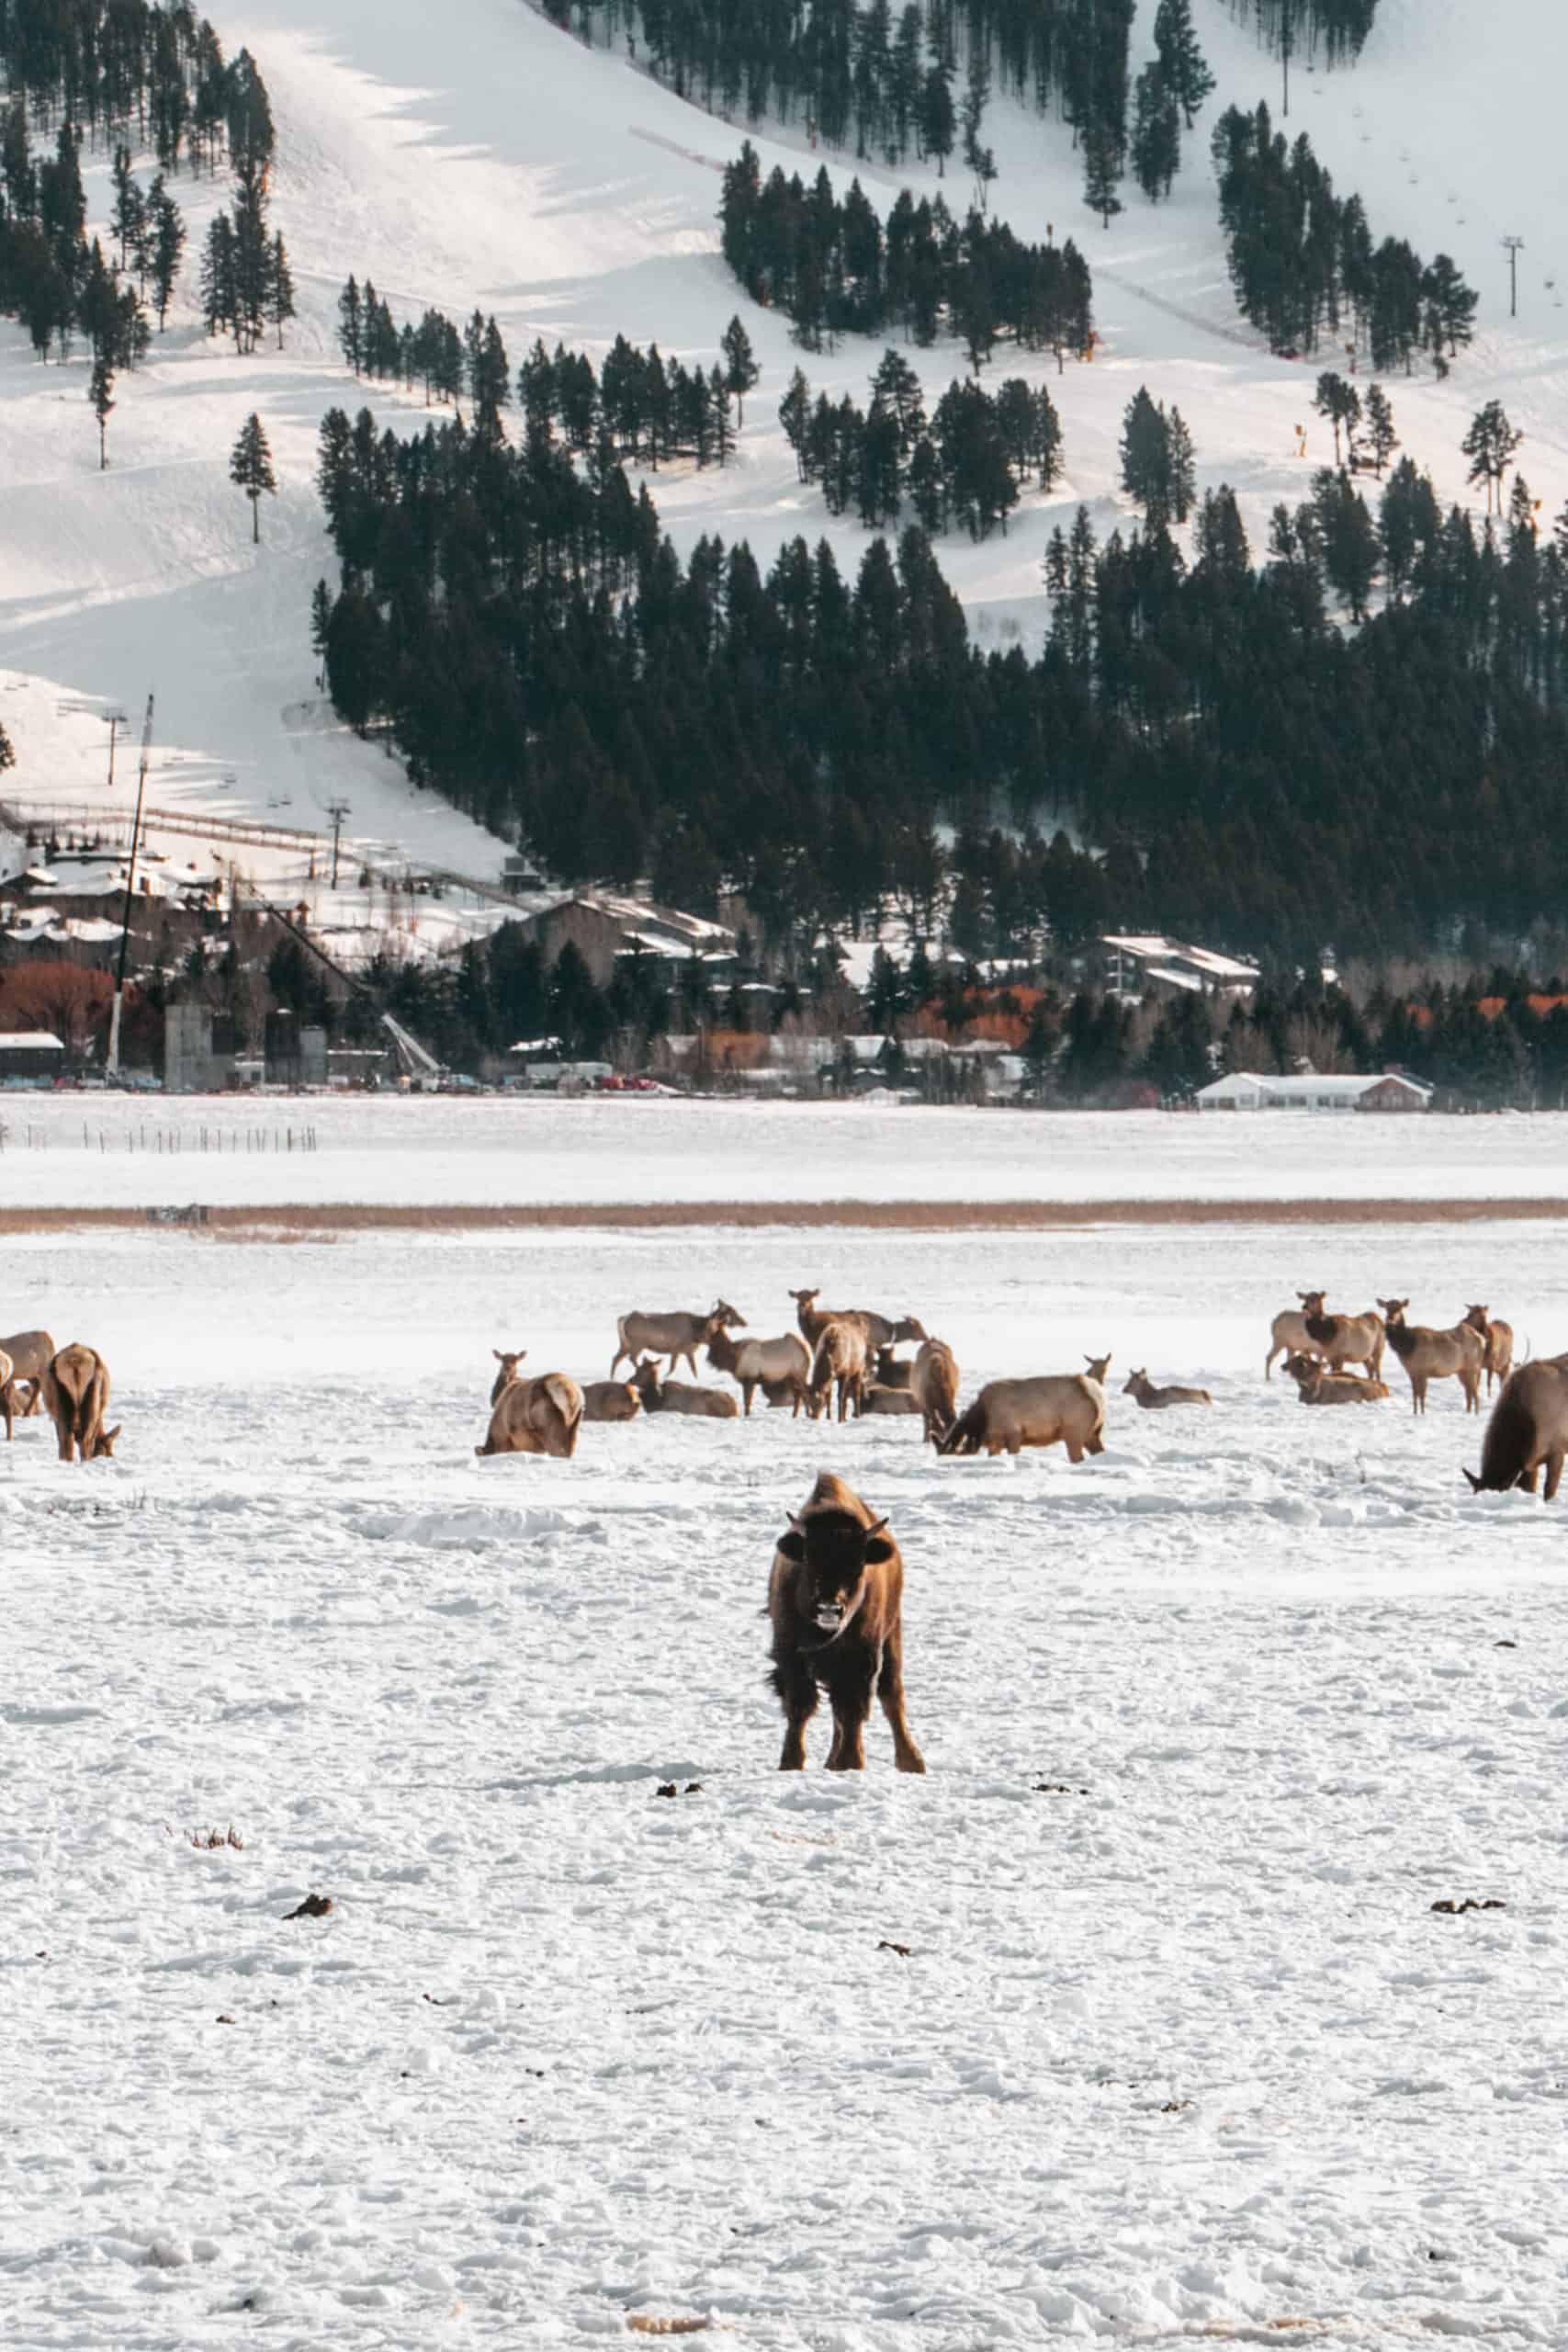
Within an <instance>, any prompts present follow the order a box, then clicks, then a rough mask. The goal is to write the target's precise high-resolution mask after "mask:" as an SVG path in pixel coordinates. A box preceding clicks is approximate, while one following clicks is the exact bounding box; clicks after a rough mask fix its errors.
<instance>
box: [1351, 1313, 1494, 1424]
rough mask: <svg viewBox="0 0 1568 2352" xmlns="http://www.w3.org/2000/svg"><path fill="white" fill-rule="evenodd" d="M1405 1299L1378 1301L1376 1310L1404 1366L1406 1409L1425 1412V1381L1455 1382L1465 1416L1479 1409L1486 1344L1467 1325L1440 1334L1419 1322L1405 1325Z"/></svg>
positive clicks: (1459, 1325) (1471, 1326)
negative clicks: (1407, 1406) (1407, 1395)
mask: <svg viewBox="0 0 1568 2352" xmlns="http://www.w3.org/2000/svg"><path fill="white" fill-rule="evenodd" d="M1409 1304H1410V1301H1409V1300H1408V1299H1407V1298H1380V1299H1379V1301H1378V1306H1379V1308H1380V1309H1381V1311H1382V1318H1383V1321H1384V1322H1385V1324H1386V1325H1387V1327H1388V1343H1389V1346H1390V1347H1391V1348H1392V1349H1393V1352H1394V1354H1395V1355H1396V1356H1397V1357H1398V1358H1399V1361H1400V1363H1402V1364H1403V1365H1404V1373H1405V1377H1406V1379H1407V1380H1408V1381H1409V1383H1410V1409H1411V1411H1412V1412H1413V1413H1424V1412H1425V1411H1426V1409H1427V1382H1428V1381H1429V1380H1457V1381H1458V1382H1459V1385H1460V1386H1461V1388H1462V1389H1463V1391H1464V1409H1465V1411H1466V1412H1467V1413H1479V1412H1480V1410H1481V1362H1482V1358H1483V1355H1484V1353H1485V1351H1486V1342H1485V1341H1484V1340H1483V1338H1482V1336H1481V1334H1480V1332H1479V1331H1478V1330H1476V1329H1475V1328H1474V1326H1473V1325H1472V1324H1470V1323H1455V1324H1453V1325H1452V1326H1451V1327H1450V1329H1447V1330H1444V1331H1433V1330H1429V1329H1427V1326H1426V1325H1425V1324H1423V1323H1407V1322H1406V1321H1405V1319H1404V1310H1405V1308H1406V1307H1407V1306H1409Z"/></svg>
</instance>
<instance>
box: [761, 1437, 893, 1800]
mask: <svg viewBox="0 0 1568 2352" xmlns="http://www.w3.org/2000/svg"><path fill="white" fill-rule="evenodd" d="M886 1528H887V1521H886V1519H877V1518H875V1517H874V1515H873V1513H872V1510H871V1509H870V1507H869V1505H868V1504H866V1503H863V1501H862V1500H861V1498H860V1497H859V1495H857V1494H856V1493H855V1492H854V1490H853V1488H852V1487H847V1486H846V1485H845V1484H844V1482H843V1480H842V1479H841V1478H837V1477H835V1476H834V1475H833V1473H832V1472H831V1471H830V1470H824V1471H823V1473H822V1475H821V1476H820V1477H819V1478H818V1481H817V1484H816V1485H815V1487H813V1488H812V1490H811V1493H810V1495H809V1496H808V1497H807V1502H806V1507H805V1509H804V1510H802V1511H801V1512H800V1513H799V1514H798V1516H797V1515H796V1513H795V1512H794V1511H791V1512H790V1514H789V1526H788V1529H787V1530H786V1531H785V1532H784V1534H783V1535H781V1536H780V1537H779V1539H778V1543H777V1544H776V1545H775V1547H774V1551H773V1567H772V1569H771V1571H770V1573H769V1577H768V1615H769V1617H770V1618H771V1619H772V1621H773V1689H774V1690H775V1691H777V1692H778V1695H779V1699H780V1702H781V1703H782V1704H783V1707H784V1718H785V1724H786V1729H785V1732H784V1752H783V1754H782V1755H781V1756H780V1758H779V1770H780V1771H781V1772H803V1771H804V1770H806V1726H807V1724H808V1723H809V1722H810V1720H811V1718H812V1716H813V1715H814V1714H815V1713H816V1712H817V1703H818V1693H819V1692H820V1691H826V1692H827V1693H828V1700H829V1705H830V1706H831V1708H832V1710H833V1744H832V1747H830V1748H829V1751H828V1770H829V1771H830V1772H862V1771H863V1770H865V1724H866V1718H867V1716H868V1715H869V1714H870V1713H871V1702H872V1695H873V1692H874V1693H875V1695H876V1697H877V1698H878V1699H879V1700H880V1701H881V1702H882V1712H883V1713H884V1714H885V1715H886V1718H887V1721H888V1724H889V1726H890V1727H891V1729H892V1733H893V1761H894V1763H895V1765H896V1766H897V1769H898V1770H899V1771H900V1772H923V1771H924V1770H925V1769H926V1765H925V1758H924V1757H923V1756H922V1755H921V1754H920V1751H919V1748H918V1747H916V1746H915V1743H914V1739H913V1737H912V1736H911V1735H910V1731H909V1725H908V1719H907V1717H906V1715H905V1713H904V1629H903V1596H904V1563H903V1559H902V1557H901V1555H900V1554H899V1550H898V1546H897V1543H896V1542H895V1541H894V1539H893V1537H892V1536H891V1535H889V1534H888V1533H887V1532H886Z"/></svg>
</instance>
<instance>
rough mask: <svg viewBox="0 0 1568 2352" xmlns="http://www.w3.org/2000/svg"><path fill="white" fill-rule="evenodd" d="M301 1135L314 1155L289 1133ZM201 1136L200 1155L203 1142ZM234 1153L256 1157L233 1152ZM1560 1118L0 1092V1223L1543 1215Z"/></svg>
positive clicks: (1567, 1123)
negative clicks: (1043, 1209) (533, 1213)
mask: <svg viewBox="0 0 1568 2352" xmlns="http://www.w3.org/2000/svg"><path fill="white" fill-rule="evenodd" d="M291 1128H292V1129H293V1131H294V1133H295V1136H297V1137H299V1136H301V1135H302V1134H303V1133H304V1132H305V1131H306V1130H307V1129H310V1130H312V1131H313V1132H314V1136H315V1139H316V1148H315V1149H314V1150H313V1151H310V1152H301V1151H299V1150H294V1151H290V1150H289V1149H288V1132H289V1130H290V1129H291ZM204 1136H205V1138H206V1144H205V1148H204V1146H203V1137H204ZM247 1137H251V1138H253V1139H254V1138H257V1137H259V1138H261V1141H260V1142H259V1143H257V1144H256V1145H255V1148H248V1146H247ZM1565 1160H1568V1120H1565V1119H1563V1118H1562V1117H1559V1116H1557V1115H1555V1114H1551V1113H1542V1114H1538V1115H1536V1116H1534V1117H1524V1116H1517V1115H1508V1116H1506V1117H1498V1118H1475V1119H1450V1118H1431V1117H1425V1118H1404V1119H1401V1118H1370V1117H1360V1116H1355V1115H1352V1116H1350V1117H1336V1116H1306V1115H1303V1116H1301V1117H1298V1118H1293V1119H1292V1117H1291V1116H1289V1115H1288V1114H1284V1113H1280V1114H1273V1113H1264V1114H1258V1115H1257V1116H1221V1115H1218V1114H1208V1115H1204V1116H1201V1117H1190V1118H1189V1117H1175V1116H1172V1115H1169V1114H1162V1113H1159V1112H1115V1113H1093V1112H1086V1113H1083V1114H1075V1115H1071V1116H1055V1115H1053V1116H1036V1115H1032V1114H1025V1113H1020V1114H1007V1113H1002V1112H997V1111H971V1110H963V1109H951V1110H928V1109H924V1108H919V1107H916V1106H914V1105H906V1106H904V1107H901V1108H892V1109H880V1108H878V1107H877V1106H875V1105H874V1104H871V1103H850V1104H842V1105H840V1104H834V1103H820V1104H818V1103H748V1102H705V1103H701V1102H672V1101H669V1100H666V1099H662V1098H659V1097H644V1098H640V1099H639V1098H637V1097H632V1098H629V1099H628V1098H626V1097H622V1098H619V1099H616V1098H608V1099H606V1098H604V1097H600V1098H598V1099H593V1098H589V1099H587V1100H581V1101H576V1102H573V1101H570V1100H563V1099H562V1098H561V1097H559V1096H555V1095H540V1096H536V1097H534V1098H532V1099H530V1098H525V1097H511V1098H505V1099H502V1098H498V1097H495V1096H487V1097H481V1098H480V1099H479V1100H477V1101H464V1100H463V1099H462V1098H461V1097H457V1096H442V1097H440V1098H438V1099H433V1098H430V1097H427V1096H364V1095H359V1096H355V1097H352V1098H350V1097H346V1096H343V1097H338V1096H309V1097H299V1096H294V1097H288V1096H263V1097H259V1098H254V1097H253V1098H247V1099H245V1100H243V1101H239V1100H236V1099H234V1098H232V1097H230V1098H228V1099H227V1100H225V1099H223V1098H220V1097H214V1096H191V1097H188V1098H187V1097H175V1098H173V1099H170V1100H164V1098H162V1097H146V1098H143V1097H128V1096H123V1095H110V1094H68V1095H45V1094H24V1093H17V1094H14V1095H0V1210H4V1209H6V1208H54V1207H67V1208H92V1207H102V1208H111V1207H148V1206H163V1205H171V1204H181V1205H183V1204H185V1203H186V1202H191V1201H200V1202H207V1203H209V1204H234V1205H241V1206H251V1205H258V1206H259V1205H267V1206H274V1207H276V1206H279V1205H283V1204H301V1205H303V1204H310V1203H321V1202H362V1203H372V1204H389V1205H402V1206H411V1205H413V1206H445V1205H451V1204H459V1205H460V1204H479V1205H484V1206H497V1205H506V1204H513V1203H537V1202H548V1203H560V1202H608V1203H615V1204H632V1205H635V1204H639V1203H645V1202H670V1201H694V1202H707V1203H714V1204H725V1203H729V1202H759V1201H761V1202H766V1201H886V1200H893V1201H931V1202H964V1201H974V1202H980V1201H1028V1200H1042V1201H1069V1202H1070V1201H1084V1202H1094V1201H1122V1200H1150V1199H1153V1200H1193V1201H1209V1200H1220V1201H1225V1200H1228V1201H1254V1200H1256V1201H1280V1200H1300V1199H1309V1200H1340V1201H1346V1200H1350V1201H1353V1200H1378V1201H1402V1200H1407V1201H1420V1200H1426V1201H1440V1200H1466V1201H1485V1200H1505V1199H1520V1200H1529V1199H1540V1198H1546V1199H1554V1198H1557V1197H1560V1196H1561V1195H1562V1193H1563V1190H1564V1185H1565V1182H1568V1177H1565V1173H1564V1169H1565Z"/></svg>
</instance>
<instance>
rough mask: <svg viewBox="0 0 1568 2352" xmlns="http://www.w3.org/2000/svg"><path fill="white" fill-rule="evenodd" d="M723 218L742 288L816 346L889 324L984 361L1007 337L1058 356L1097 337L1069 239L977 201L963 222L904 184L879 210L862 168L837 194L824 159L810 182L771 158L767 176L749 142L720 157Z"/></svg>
mask: <svg viewBox="0 0 1568 2352" xmlns="http://www.w3.org/2000/svg"><path fill="white" fill-rule="evenodd" d="M719 218H720V220H721V222H722V224H723V241H722V242H723V251H724V257H725V259H726V261H727V262H728V264H729V266H730V268H731V269H732V270H733V271H734V273H735V275H736V277H738V278H739V280H740V283H741V284H742V286H744V288H746V291H747V293H748V294H750V296H751V298H752V300H754V301H758V302H763V303H766V304H768V305H769V306H770V307H772V308H773V309H775V310H781V311H784V313H785V315H786V316H787V317H788V318H790V319H791V320H793V321H794V322H795V336H796V339H797V341H798V342H800V343H801V344H802V345H804V346H805V348H806V349H807V350H808V351H818V350H820V349H821V348H822V346H823V345H824V343H826V344H827V345H829V347H830V346H831V345H832V343H833V341H834V339H835V338H836V337H837V336H838V335H840V334H880V333H881V332H882V331H883V329H884V328H886V327H887V326H890V325H891V326H897V327H901V328H902V329H903V331H904V333H905V334H906V335H907V336H908V337H909V338H910V339H912V340H913V341H914V342H915V343H917V344H919V345H931V344H932V343H934V342H935V341H936V339H937V336H938V335H939V334H942V333H943V332H946V333H949V334H956V335H958V336H959V337H960V338H961V339H962V341H963V342H964V347H965V349H966V351H967V353H968V356H969V359H970V363H971V365H972V366H973V367H974V368H975V369H976V372H978V370H979V369H980V368H981V367H983V366H984V364H985V362H986V361H987V359H988V358H989V356H990V355H991V352H992V350H993V348H994V346H995V345H996V344H997V342H998V340H999V339H1001V338H1003V337H1010V338H1011V339H1012V340H1013V341H1014V342H1015V343H1016V344H1017V345H1019V347H1020V348H1021V349H1022V350H1025V351H1043V350H1053V351H1055V354H1056V358H1057V363H1058V365H1060V364H1061V362H1062V356H1063V354H1064V352H1065V351H1067V350H1072V351H1074V352H1084V351H1086V350H1087V349H1088V347H1089V335H1090V332H1091V329H1092V326H1093V309H1092V287H1091V283H1090V278H1089V266H1088V265H1087V263H1086V262H1085V261H1084V259H1083V256H1082V254H1080V253H1079V252H1078V250H1077V246H1076V245H1075V244H1074V243H1073V241H1072V239H1071V238H1070V237H1069V238H1068V239H1067V240H1066V243H1064V244H1062V245H1056V244H1044V245H1037V244H1026V243H1023V241H1022V240H1021V238H1019V237H1016V236H1015V235H1014V234H1013V232H1012V231H1011V230H1010V228H1009V227H1008V226H1007V224H1006V222H1005V221H993V220H987V219H986V218H985V217H984V216H983V215H982V214H981V213H980V212H979V211H978V210H977V209H971V211H970V212H969V213H968V215H967V217H966V218H965V220H964V222H963V224H962V225H960V224H959V222H958V221H957V220H954V219H953V215H952V213H951V212H950V211H949V210H948V209H947V207H946V205H945V204H944V203H943V201H942V198H941V197H938V198H936V199H935V201H934V202H932V201H931V200H930V199H929V198H924V197H922V198H920V200H919V203H918V204H917V203H916V201H915V199H914V198H913V197H911V195H910V194H909V192H908V189H907V188H906V189H905V190H904V191H903V193H902V194H901V195H900V196H899V197H898V198H897V202H896V203H895V204H894V206H893V209H892V210H891V211H890V213H889V214H888V216H887V219H886V222H884V221H883V220H881V219H879V217H878V215H877V213H876V210H875V209H874V206H873V205H872V203H871V202H870V200H869V198H867V197H866V195H865V192H864V190H863V188H862V187H861V184H860V182H859V180H858V179H857V180H855V181H853V182H852V185H851V187H850V188H849V190H848V192H847V194H846V195H845V197H844V198H843V199H842V200H841V201H840V198H838V197H837V196H836V195H835V194H834V191H833V186H832V183H831V181H830V180H829V176H828V175H827V172H826V171H821V172H819V173H818V175H817V177H816V179H815V180H814V181H813V183H812V185H811V187H809V188H807V187H806V186H805V185H804V183H803V182H802V180H801V178H800V175H799V174H798V173H796V174H794V175H792V176H791V177H790V178H789V179H787V180H786V179H785V177H784V173H783V171H782V170H780V169H779V168H777V167H776V166H775V168H774V169H773V172H771V173H770V174H769V175H768V177H767V179H766V181H764V180H763V178H762V176H761V164H760V163H759V160H758V156H757V151H756V149H755V148H754V147H753V146H752V145H751V143H750V141H749V140H748V141H746V143H745V144H744V145H743V146H742V148H741V150H740V153H739V156H738V158H737V159H736V161H735V162H734V163H733V164H729V165H728V166H727V167H726V170H725V175H724V192H723V196H722V198H721V200H720V205H719Z"/></svg>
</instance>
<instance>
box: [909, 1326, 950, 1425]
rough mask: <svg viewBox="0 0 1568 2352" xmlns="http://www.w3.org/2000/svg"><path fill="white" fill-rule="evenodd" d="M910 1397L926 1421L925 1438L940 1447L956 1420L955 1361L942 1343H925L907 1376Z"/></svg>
mask: <svg viewBox="0 0 1568 2352" xmlns="http://www.w3.org/2000/svg"><path fill="white" fill-rule="evenodd" d="M909 1393H910V1395H911V1396H912V1397H914V1400H915V1402H916V1404H917V1405H918V1406H919V1408H920V1412H921V1414H922V1416H923V1417H924V1420H925V1434H926V1437H927V1438H928V1440H929V1441H930V1442H931V1444H932V1445H940V1443H941V1442H942V1439H943V1438H944V1437H945V1436H946V1435H947V1432H948V1430H950V1429H951V1428H952V1427H953V1422H954V1421H955V1420H956V1419H957V1418H958V1358H957V1357H956V1356H955V1355H954V1354H953V1350H952V1349H951V1348H950V1347H949V1346H948V1344H947V1341H946V1340H926V1341H925V1343H924V1345H923V1346H922V1347H921V1349H920V1351H919V1354H918V1355H917V1356H916V1358H915V1361H914V1364H913V1367H912V1369H911V1371H910V1374H909Z"/></svg>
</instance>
